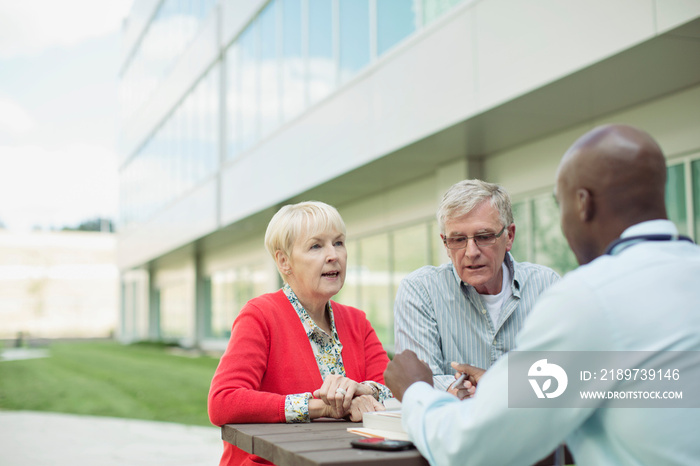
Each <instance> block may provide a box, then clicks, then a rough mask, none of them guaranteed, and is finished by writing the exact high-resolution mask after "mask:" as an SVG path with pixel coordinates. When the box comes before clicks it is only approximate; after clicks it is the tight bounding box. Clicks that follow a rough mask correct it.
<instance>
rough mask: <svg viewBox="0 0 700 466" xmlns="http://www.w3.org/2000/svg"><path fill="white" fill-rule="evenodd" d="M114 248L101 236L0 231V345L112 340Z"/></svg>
mask: <svg viewBox="0 0 700 466" xmlns="http://www.w3.org/2000/svg"><path fill="white" fill-rule="evenodd" d="M116 243H117V242H116V237H115V235H114V234H112V233H106V232H105V233H97V232H82V231H81V232H77V231H32V232H12V231H6V230H2V229H0V340H11V339H15V340H21V339H27V340H29V339H37V338H95V337H100V338H106V337H110V336H112V335H113V334H114V333H115V331H116V330H117V329H116V327H117V321H118V308H119V269H118V268H117V266H116V265H115V251H116Z"/></svg>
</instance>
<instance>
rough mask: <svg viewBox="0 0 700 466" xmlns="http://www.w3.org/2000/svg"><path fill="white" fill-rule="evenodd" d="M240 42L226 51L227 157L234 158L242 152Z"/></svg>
mask: <svg viewBox="0 0 700 466" xmlns="http://www.w3.org/2000/svg"><path fill="white" fill-rule="evenodd" d="M240 83H241V80H240V66H239V47H238V42H234V43H233V44H231V47H229V49H228V51H227V52H226V127H227V135H226V137H227V141H226V143H227V148H226V157H227V158H229V159H233V158H234V157H235V156H236V155H238V153H239V152H240V134H241V128H240V125H241V107H242V105H241V100H242V96H241V86H240Z"/></svg>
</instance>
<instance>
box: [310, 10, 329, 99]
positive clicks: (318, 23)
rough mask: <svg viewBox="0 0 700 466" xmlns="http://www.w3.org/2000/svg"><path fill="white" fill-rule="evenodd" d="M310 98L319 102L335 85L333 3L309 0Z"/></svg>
mask: <svg viewBox="0 0 700 466" xmlns="http://www.w3.org/2000/svg"><path fill="white" fill-rule="evenodd" d="M308 6H309V18H308V22H309V39H308V41H309V44H308V68H309V76H308V85H309V89H308V91H309V100H310V102H317V101H318V100H320V99H322V98H324V97H325V96H327V95H328V94H330V92H331V91H332V90H333V89H334V87H335V64H334V62H333V3H332V2H329V1H328V0H309V2H308Z"/></svg>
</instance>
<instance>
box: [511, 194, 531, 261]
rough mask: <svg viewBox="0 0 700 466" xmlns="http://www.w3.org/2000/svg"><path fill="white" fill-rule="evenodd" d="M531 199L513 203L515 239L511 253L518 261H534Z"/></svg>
mask: <svg viewBox="0 0 700 466" xmlns="http://www.w3.org/2000/svg"><path fill="white" fill-rule="evenodd" d="M531 202H532V201H530V200H527V201H521V202H515V203H513V221H514V222H515V241H513V248H512V249H511V253H512V254H513V257H514V258H515V260H516V261H518V262H532V258H531V253H530V242H529V238H528V236H529V235H528V233H529V231H530V230H531V228H532V222H531V221H530V207H531Z"/></svg>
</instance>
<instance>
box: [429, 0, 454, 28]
mask: <svg viewBox="0 0 700 466" xmlns="http://www.w3.org/2000/svg"><path fill="white" fill-rule="evenodd" d="M463 1H464V0H423V24H430V23H432V22H433V21H435V20H436V19H437V18H439V17H440V16H442V15H443V14H445V13H446V12H447V11H448V10H450V9H451V8H452V7H453V6H455V5H457V4H458V3H461V2H463Z"/></svg>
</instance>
